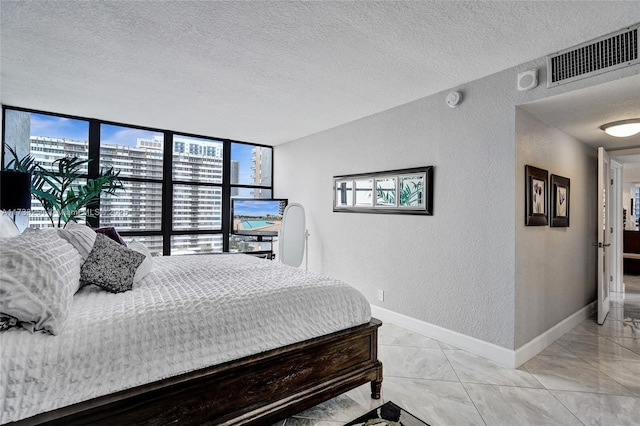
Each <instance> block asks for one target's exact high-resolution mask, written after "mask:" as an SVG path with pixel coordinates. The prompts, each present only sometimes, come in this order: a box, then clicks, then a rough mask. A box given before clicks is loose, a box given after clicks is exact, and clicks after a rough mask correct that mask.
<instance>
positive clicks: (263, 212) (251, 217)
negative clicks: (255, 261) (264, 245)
mask: <svg viewBox="0 0 640 426" xmlns="http://www.w3.org/2000/svg"><path fill="white" fill-rule="evenodd" d="M285 207H287V200H283V199H280V200H274V199H270V198H233V199H231V217H232V220H233V225H232V227H231V233H232V234H238V235H258V236H276V235H278V231H279V230H280V226H281V225H282V215H283V214H284V209H285Z"/></svg>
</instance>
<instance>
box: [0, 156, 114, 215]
mask: <svg viewBox="0 0 640 426" xmlns="http://www.w3.org/2000/svg"><path fill="white" fill-rule="evenodd" d="M5 146H6V148H7V149H8V151H9V152H10V153H11V155H12V156H13V159H12V160H11V161H10V162H9V163H8V164H7V167H6V168H7V169H9V170H18V171H22V172H27V173H31V176H32V178H31V193H32V194H33V196H34V197H35V198H36V199H37V200H38V201H39V202H40V204H42V207H43V208H44V210H45V212H46V214H47V216H48V217H49V220H51V224H52V225H53V226H54V227H55V226H57V227H61V226H64V224H66V223H68V222H77V221H78V220H79V219H81V218H86V217H93V216H94V215H93V214H87V212H86V207H87V206H88V205H89V204H91V203H92V202H93V201H95V200H97V199H99V197H100V194H102V193H105V194H110V195H116V196H117V194H116V192H117V191H118V190H120V189H122V188H123V184H122V182H121V181H120V179H119V175H120V172H119V171H118V172H115V171H114V170H113V167H111V168H109V169H107V170H104V169H103V170H101V171H100V175H99V176H98V177H97V178H94V179H86V183H85V184H82V183H81V182H82V180H83V179H85V174H84V173H83V172H82V169H83V167H84V166H85V165H86V164H88V163H89V162H90V161H91V160H88V159H87V160H83V159H81V158H78V157H62V158H58V159H57V160H55V161H53V163H52V166H53V167H52V169H51V170H49V169H46V168H44V167H42V166H41V165H40V164H38V163H37V162H35V161H34V159H33V157H32V156H31V155H27V156H25V157H24V158H22V159H18V156H17V154H16V152H15V150H13V149H12V148H11V147H10V146H7V145H5Z"/></svg>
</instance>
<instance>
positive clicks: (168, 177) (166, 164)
mask: <svg viewBox="0 0 640 426" xmlns="http://www.w3.org/2000/svg"><path fill="white" fill-rule="evenodd" d="M8 110H13V111H21V112H28V113H34V114H43V115H49V116H54V117H60V118H67V119H73V120H82V121H87V122H88V123H89V135H88V141H87V142H88V146H89V147H88V158H89V159H91V160H92V161H91V162H89V164H88V172H87V176H86V178H89V179H94V178H96V177H98V175H99V173H100V168H101V166H100V142H101V141H100V126H101V125H102V124H106V125H112V126H122V127H128V128H132V129H137V130H145V131H150V132H156V133H162V134H163V140H164V147H163V168H162V179H161V180H160V179H156V178H143V177H122V178H120V179H121V180H122V181H126V182H148V183H161V184H162V213H161V214H162V218H161V227H160V230H149V231H144V230H127V231H118V232H119V233H120V234H121V235H122V236H126V237H135V236H156V235H158V236H162V242H163V250H162V253H163V255H165V256H168V255H171V237H172V236H175V235H193V234H198V235H217V234H222V252H223V253H226V252H229V237H230V235H231V188H232V187H233V188H241V189H245V188H247V189H265V190H270V191H271V194H272V195H273V194H274V187H273V182H274V181H275V179H274V168H273V165H274V155H273V154H274V151H273V146H270V145H265V144H260V143H255V142H247V141H239V140H234V139H228V138H219V137H215V136H205V135H198V134H195V133H189V132H184V131H179V130H167V129H158V128H153V127H147V126H140V125H135V124H128V123H121V122H115V121H109V120H100V119H96V118H89V117H81V116H76V115H70V114H62V113H55V112H49V111H42V110H36V109H31V108H23V107H16V106H11V105H2V148H1V149H0V164H2V167H4V164H5V162H4V158H5V140H6V135H5V134H6V128H5V126H6V111H8ZM174 135H175V136H177V137H181V136H185V137H191V138H198V139H210V140H212V141H216V142H222V144H223V148H222V183H212V182H197V181H186V180H174V179H173V137H174ZM232 144H243V145H249V146H253V147H261V148H269V149H271V150H272V152H271V161H270V162H271V164H270V168H271V184H270V185H249V184H232V183H231V146H232ZM83 177H85V176H83ZM174 185H193V186H214V187H220V188H222V218H221V220H222V226H221V229H217V230H216V229H188V230H187V229H178V230H174V229H173V186H174ZM88 207H89V208H92V209H94V208H100V200H97V201H96V202H95V203H92V204H91V205H90V206H88ZM87 223H88V225H89V226H92V227H94V228H96V227H98V226H99V225H100V218H99V217H91V218H87Z"/></svg>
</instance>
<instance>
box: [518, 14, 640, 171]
mask: <svg viewBox="0 0 640 426" xmlns="http://www.w3.org/2000/svg"><path fill="white" fill-rule="evenodd" d="M639 7H640V5H639ZM522 108H523V109H525V110H527V111H528V112H530V113H531V114H533V115H535V116H537V117H538V118H539V119H541V120H542V121H544V122H545V123H547V124H549V125H551V126H553V127H556V128H558V129H560V130H562V131H563V132H565V133H567V134H569V135H572V136H574V137H575V138H576V139H578V140H580V141H582V142H584V143H586V144H588V145H591V146H593V147H599V146H602V147H604V148H605V149H607V150H616V149H625V148H630V147H640V134H637V135H635V136H630V137H626V138H616V137H613V136H609V135H607V134H606V133H604V132H603V131H602V130H600V128H599V127H600V126H601V125H603V124H606V123H610V122H612V121H620V120H626V119H629V118H640V75H635V76H632V77H627V78H624V79H620V80H616V81H611V82H609V83H604V84H599V85H597V86H592V87H589V88H587V89H582V90H576V91H573V92H569V93H564V94H562V95H557V96H552V97H549V98H546V99H542V100H539V101H536V102H532V103H529V104H526V105H522ZM630 160H632V158H629V159H627V161H630Z"/></svg>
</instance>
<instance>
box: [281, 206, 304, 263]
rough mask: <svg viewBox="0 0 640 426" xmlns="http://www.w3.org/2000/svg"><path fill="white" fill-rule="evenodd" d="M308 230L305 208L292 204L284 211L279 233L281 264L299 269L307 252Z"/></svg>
mask: <svg viewBox="0 0 640 426" xmlns="http://www.w3.org/2000/svg"><path fill="white" fill-rule="evenodd" d="M306 236H307V229H306V227H305V217H304V207H302V206H301V205H300V204H297V203H291V204H289V205H288V206H287V207H286V208H285V209H284V214H283V216H282V227H281V228H280V232H279V233H278V251H279V258H280V262H281V263H285V264H287V265H291V266H295V267H298V266H300V264H301V263H302V256H303V255H304V252H305V240H306Z"/></svg>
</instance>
